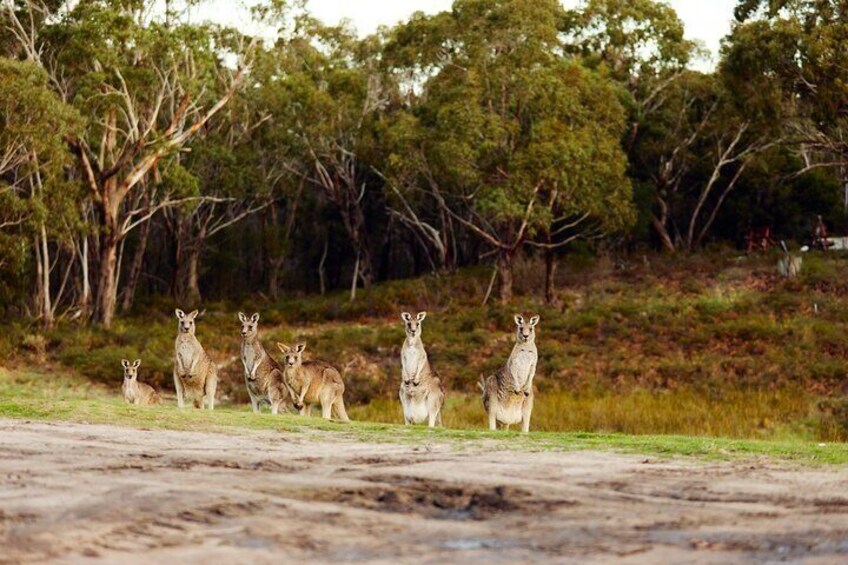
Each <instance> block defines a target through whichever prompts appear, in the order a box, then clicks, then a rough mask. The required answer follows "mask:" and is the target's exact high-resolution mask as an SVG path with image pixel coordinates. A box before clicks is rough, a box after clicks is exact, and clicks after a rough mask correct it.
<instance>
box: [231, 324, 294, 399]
mask: <svg viewBox="0 0 848 565" xmlns="http://www.w3.org/2000/svg"><path fill="white" fill-rule="evenodd" d="M238 318H239V321H240V322H241V337H242V341H241V362H242V365H244V384H245V385H246V386H247V394H249V395H250V406H251V407H252V408H253V412H254V413H257V414H258V413H259V411H260V409H259V405H260V403H261V402H268V403H269V404H270V405H271V413H272V414H277V413H279V411H280V408H282V409H283V410H284V411H285V410H287V409H288V406H289V404H290V400H291V399H290V397H289V393H288V389H287V388H286V386H285V384H283V368H282V366H281V365H280V364H279V363H277V361H276V360H274V358H273V357H271V356H270V355H268V352H267V351H265V347H263V346H262V342H261V341H260V340H259V313H258V312H257V313H255V314H253V315H252V316H251V317H250V318H248V317H247V316H245V315H244V314H242V313H241V312H239V314H238Z"/></svg>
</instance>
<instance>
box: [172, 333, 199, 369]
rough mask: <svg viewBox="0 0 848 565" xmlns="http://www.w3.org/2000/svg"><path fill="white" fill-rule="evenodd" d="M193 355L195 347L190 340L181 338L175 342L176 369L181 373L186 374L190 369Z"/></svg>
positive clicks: (195, 353)
mask: <svg viewBox="0 0 848 565" xmlns="http://www.w3.org/2000/svg"><path fill="white" fill-rule="evenodd" d="M195 355H197V348H196V347H195V345H194V343H192V342H191V341H190V340H188V339H181V340H179V341H178V342H177V361H178V363H179V367H178V369H179V372H180V373H181V374H182V375H186V374H188V373H189V371H190V370H191V365H192V363H193V362H194V357H195Z"/></svg>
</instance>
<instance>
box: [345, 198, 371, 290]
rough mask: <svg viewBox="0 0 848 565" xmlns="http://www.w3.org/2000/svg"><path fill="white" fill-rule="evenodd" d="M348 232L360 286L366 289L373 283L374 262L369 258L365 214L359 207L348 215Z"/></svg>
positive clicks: (354, 208) (356, 206)
mask: <svg viewBox="0 0 848 565" xmlns="http://www.w3.org/2000/svg"><path fill="white" fill-rule="evenodd" d="M348 232H349V233H350V238H351V240H352V241H353V245H354V246H355V247H356V256H357V260H356V262H357V265H358V269H357V271H358V273H359V280H361V281H362V286H364V287H365V288H368V287H370V286H371V283H373V282H374V262H373V259H372V257H371V249H370V245H368V237H367V233H366V230H365V214H364V213H363V212H362V208H360V207H359V205H355V206H354V207H353V210H352V212H351V214H350V218H349V221H348ZM354 284H355V281H354Z"/></svg>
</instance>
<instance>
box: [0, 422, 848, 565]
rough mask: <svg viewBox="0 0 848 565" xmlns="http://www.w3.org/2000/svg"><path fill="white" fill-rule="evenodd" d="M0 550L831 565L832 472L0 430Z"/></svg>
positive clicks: (276, 439)
mask: <svg viewBox="0 0 848 565" xmlns="http://www.w3.org/2000/svg"><path fill="white" fill-rule="evenodd" d="M0 549H1V550H0V562H3V563H19V562H20V563H34V562H45V561H52V562H61V563H70V562H73V563H80V562H120V563H144V562H157V563H168V562H170V563H190V562H207V563H212V562H215V563H248V562H249V563H271V562H292V561H295V560H296V561H307V560H308V561H310V562H339V561H344V562H347V561H364V562H382V563H457V562H472V561H471V560H477V561H478V562H481V563H482V562H485V563H526V562H566V563H567V562H575V563H585V562H590V561H595V562H609V561H618V562H625V563H627V562H634V563H636V562H638V563H643V562H651V563H657V562H663V563H692V562H703V563H734V562H750V561H756V562H762V561H789V562H802V561H803V562H820V563H831V562H833V563H837V562H841V563H845V562H846V561H848V468H845V467H840V468H803V467H797V466H789V465H786V464H774V463H769V462H765V461H759V460H758V461H748V462H745V463H740V462H733V463H727V462H722V463H709V462H703V461H696V460H690V459H681V460H673V461H667V460H658V459H655V458H646V457H644V456H631V455H618V454H609V453H597V452H586V451H580V452H574V453H552V452H534V453H518V452H508V451H496V450H492V449H487V448H486V447H485V446H483V447H475V448H472V449H462V450H457V449H455V448H452V447H451V446H449V445H429V446H408V445H396V444H384V443H357V442H353V441H348V440H339V439H337V438H334V437H333V436H331V435H329V434H318V433H316V434H315V435H314V436H310V437H306V436H304V435H280V434H274V433H250V434H247V435H239V436H232V435H225V434H216V433H193V432H167V431H151V430H133V429H126V428H117V427H109V426H90V425H74V424H65V423H62V424H50V423H32V422H16V421H0ZM213 560H214V561H213Z"/></svg>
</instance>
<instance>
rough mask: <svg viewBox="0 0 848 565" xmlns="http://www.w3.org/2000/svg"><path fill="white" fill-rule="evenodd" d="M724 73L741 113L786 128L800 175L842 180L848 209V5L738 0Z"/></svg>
mask: <svg viewBox="0 0 848 565" xmlns="http://www.w3.org/2000/svg"><path fill="white" fill-rule="evenodd" d="M736 19H737V22H738V23H737V25H736V26H734V28H733V31H732V33H731V34H730V36H729V37H728V38H727V41H726V45H725V49H724V53H723V59H722V64H721V71H722V76H723V77H724V79H725V81H726V82H727V84H728V87H729V89H730V91H731V92H733V93H734V94H736V99H737V103H738V105H739V107H740V111H742V112H745V113H746V114H748V115H750V116H752V117H754V118H756V119H758V120H760V121H762V122H765V123H784V124H786V126H787V129H788V130H789V131H788V140H787V141H789V142H792V143H793V145H794V147H795V148H796V152H797V154H798V157H799V161H800V163H801V165H800V170H801V172H805V171H809V170H812V169H818V168H827V169H831V170H833V171H835V172H836V174H837V175H839V177H840V178H841V181H842V186H843V191H844V194H843V198H844V206H845V209H846V210H848V49H846V45H848V4H846V2H844V1H842V0H768V1H765V0H739V2H738V3H737V8H736Z"/></svg>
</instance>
